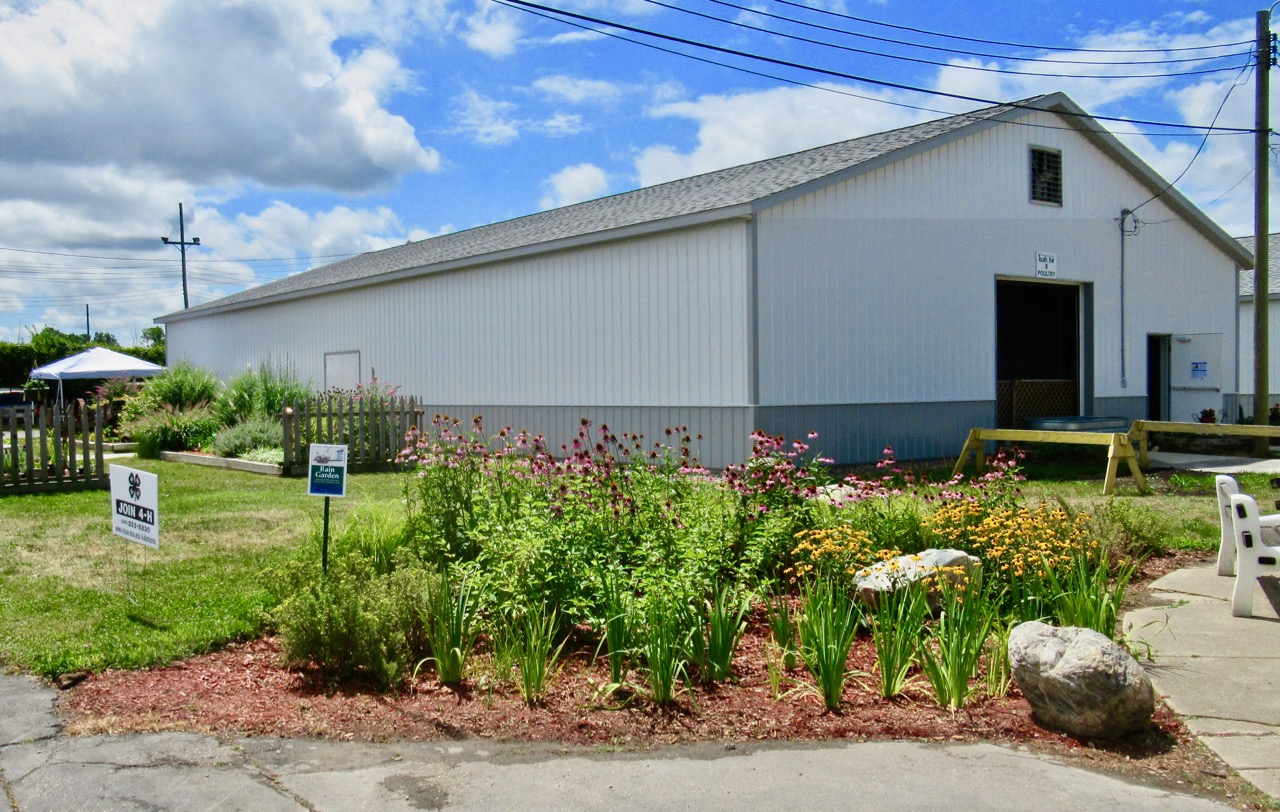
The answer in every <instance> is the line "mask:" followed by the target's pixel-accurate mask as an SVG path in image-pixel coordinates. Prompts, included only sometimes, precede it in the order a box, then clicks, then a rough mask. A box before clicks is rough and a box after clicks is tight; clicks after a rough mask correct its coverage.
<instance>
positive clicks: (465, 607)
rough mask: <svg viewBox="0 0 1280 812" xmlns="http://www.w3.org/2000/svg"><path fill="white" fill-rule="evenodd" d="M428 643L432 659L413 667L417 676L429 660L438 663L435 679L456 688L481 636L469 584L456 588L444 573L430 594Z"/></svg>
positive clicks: (465, 583)
mask: <svg viewBox="0 0 1280 812" xmlns="http://www.w3.org/2000/svg"><path fill="white" fill-rule="evenodd" d="M426 598H427V603H428V606H429V610H428V619H427V629H426V634H427V641H428V643H429V645H430V647H431V656H430V657H429V658H424V659H423V660H420V661H419V662H418V664H417V666H415V667H414V676H415V677H416V676H417V673H418V670H419V669H421V668H422V666H423V664H425V663H426V662H427V661H428V660H430V661H431V662H432V663H434V664H435V668H436V677H437V678H438V679H439V680H440V681H441V682H442V683H444V684H445V685H457V684H459V683H461V682H462V679H463V677H464V676H465V674H466V666H467V658H468V657H470V656H471V651H472V649H474V648H475V644H476V638H477V637H478V636H479V633H480V626H479V623H478V622H477V617H476V613H475V607H474V605H473V604H472V602H471V586H470V584H469V583H467V582H466V581H463V582H462V583H460V584H458V585H457V586H456V587H454V585H453V584H452V583H451V582H450V579H449V577H448V574H447V573H443V574H442V577H441V579H440V583H439V584H438V585H437V586H436V587H435V588H434V589H432V590H431V591H430V592H428V594H427V596H426Z"/></svg>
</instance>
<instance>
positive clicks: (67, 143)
mask: <svg viewBox="0 0 1280 812" xmlns="http://www.w3.org/2000/svg"><path fill="white" fill-rule="evenodd" d="M330 5H335V4H333V3H331V4H330ZM341 33H342V32H340V31H338V30H337V29H335V28H334V27H333V25H332V23H331V21H330V20H329V19H328V18H326V17H325V16H324V14H323V9H316V8H313V7H312V6H311V5H310V4H309V3H307V2H305V0H281V2H278V3H272V4H270V5H257V4H248V3H236V4H204V3H198V4H194V5H192V4H179V3H176V2H171V0H147V1H146V2H137V3H135V2H130V3H118V2H114V1H113V0H85V2H84V3H83V4H81V3H73V2H70V0H50V2H48V3H45V4H43V5H40V6H38V7H36V8H35V9H34V10H32V11H31V12H30V13H28V14H25V15H20V16H16V17H10V18H9V19H6V20H3V21H0V41H4V42H5V43H6V47H5V48H4V49H3V50H0V86H3V87H4V88H5V93H4V94H0V98H2V100H0V161H5V162H15V163H20V164H31V163H40V164H47V165H72V166H105V165H117V166H122V167H127V168H147V169H154V170H159V171H162V172H164V173H166V174H168V175H170V176H174V177H180V178H183V179H185V180H187V181H189V182H194V183H221V182H225V181H227V180H247V181H250V182H255V183H260V184H263V185H266V186H279V187H290V186H295V187H296V186H313V187H320V188H328V189H334V190H344V191H359V190H368V189H371V188H375V187H377V186H381V185H385V184H387V183H389V182H391V181H392V180H394V179H396V178H398V177H399V176H401V175H402V174H404V173H406V172H412V171H417V170H428V171H429V170H434V169H436V168H437V167H438V164H439V156H438V155H437V154H436V153H435V151H434V150H432V149H430V148H427V147H424V146H423V145H422V144H421V143H419V142H418V140H417V137H416V135H415V133H414V131H413V128H412V127H411V126H410V125H409V124H408V122H406V121H405V120H404V119H403V118H401V117H399V116H395V115H393V114H391V113H390V112H388V111H387V110H386V109H385V108H384V107H383V106H382V105H383V101H384V100H385V98H386V97H387V96H388V95H389V94H390V93H392V92H395V91H397V90H399V89H402V88H403V87H404V86H405V85H406V82H407V75H406V74H405V73H404V72H403V71H402V70H401V69H400V67H399V65H398V63H397V60H396V57H395V56H394V55H392V54H391V53H390V52H388V51H385V50H379V49H377V48H367V49H365V50H363V51H359V50H358V51H355V52H353V53H351V54H350V55H349V56H348V57H347V58H345V59H344V58H341V57H339V56H338V55H337V54H336V53H335V52H334V51H333V49H332V47H333V43H334V42H335V40H337V39H338V37H339V36H340V34H341ZM11 46H12V47H11Z"/></svg>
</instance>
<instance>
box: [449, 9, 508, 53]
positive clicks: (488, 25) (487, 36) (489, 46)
mask: <svg viewBox="0 0 1280 812" xmlns="http://www.w3.org/2000/svg"><path fill="white" fill-rule="evenodd" d="M462 41H463V42H465V43H466V44H467V46H468V47H469V48H472V49H474V50H477V51H479V52H480V53H482V54H485V55H487V56H492V57H495V58H499V57H504V56H510V55H511V54H513V53H515V50H516V45H517V44H518V43H519V42H520V26H519V24H518V22H517V17H516V14H515V12H513V11H511V10H510V9H508V8H505V7H503V6H499V5H497V4H496V3H492V2H489V0H476V8H475V11H474V12H473V13H472V14H471V16H469V17H468V18H467V21H466V26H465V30H464V31H463V33H462Z"/></svg>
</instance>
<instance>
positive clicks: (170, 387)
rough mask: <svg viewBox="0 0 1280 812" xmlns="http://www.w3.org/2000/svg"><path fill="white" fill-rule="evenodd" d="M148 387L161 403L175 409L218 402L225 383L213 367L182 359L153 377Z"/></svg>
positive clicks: (147, 391)
mask: <svg viewBox="0 0 1280 812" xmlns="http://www.w3.org/2000/svg"><path fill="white" fill-rule="evenodd" d="M144 390H145V391H146V393H147V394H148V395H149V396H150V397H152V398H154V399H155V400H156V401H157V402H159V403H162V404H166V405H168V406H172V407H173V408H174V409H190V408H192V407H194V406H197V405H200V404H209V403H213V402H215V401H216V400H217V399H218V394H219V393H220V392H221V390H222V382H221V381H219V380H218V376H217V375H214V374H213V372H212V371H211V370H208V369H204V368H203V367H198V366H196V365H195V364H192V363H191V362H190V361H179V362H178V363H176V364H174V365H173V366H171V367H169V369H167V370H165V371H164V372H161V373H160V374H159V375H156V376H155V377H154V378H150V379H149V380H148V381H147V383H146V386H145V387H144Z"/></svg>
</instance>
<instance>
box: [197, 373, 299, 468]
mask: <svg viewBox="0 0 1280 812" xmlns="http://www.w3.org/2000/svg"><path fill="white" fill-rule="evenodd" d="M310 394H311V388H310V387H309V386H307V385H306V384H304V383H302V381H300V380H298V377H297V375H295V374H294V372H293V370H292V369H291V368H290V367H288V366H287V365H284V364H272V363H271V362H269V361H263V362H262V363H260V364H259V365H258V368H257V369H252V368H250V369H246V370H245V371H244V372H242V373H240V374H239V375H237V376H235V377H234V378H232V379H231V380H230V381H228V382H227V386H226V389H224V390H223V391H222V393H221V396H220V397H219V398H218V399H217V402H216V405H215V407H214V411H215V412H216V413H217V415H218V419H219V420H220V421H222V423H223V424H224V425H228V426H230V425H234V424H237V423H243V422H245V421H248V420H251V419H254V418H259V419H261V418H279V416H280V414H281V413H282V412H283V410H284V407H285V405H286V404H287V403H290V402H292V401H293V400H295V399H300V398H305V397H307V396H309V395H310ZM223 456H226V455H223Z"/></svg>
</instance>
